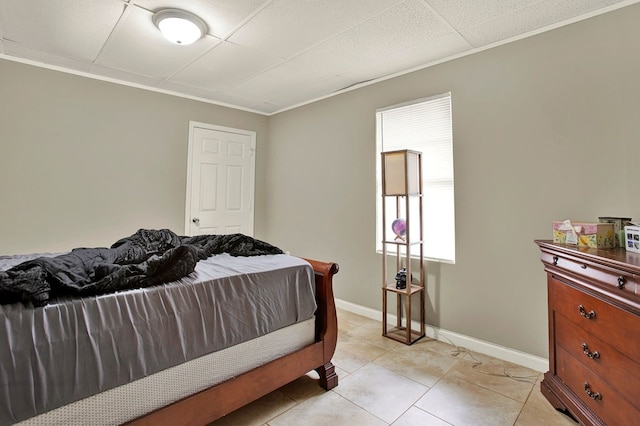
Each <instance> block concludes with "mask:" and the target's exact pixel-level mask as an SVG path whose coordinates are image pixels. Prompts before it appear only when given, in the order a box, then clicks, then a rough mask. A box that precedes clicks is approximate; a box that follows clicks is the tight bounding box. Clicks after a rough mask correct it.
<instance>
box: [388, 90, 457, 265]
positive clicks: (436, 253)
mask: <svg viewBox="0 0 640 426" xmlns="http://www.w3.org/2000/svg"><path fill="white" fill-rule="evenodd" d="M376 142H377V153H378V155H377V158H376V178H377V185H376V188H377V225H378V226H377V230H376V234H377V238H376V241H377V247H376V249H377V250H378V251H382V243H381V241H382V237H381V234H382V229H381V228H382V213H381V209H382V199H381V194H382V192H381V187H382V176H381V175H382V171H381V166H380V153H381V152H384V151H395V150H401V149H411V150H414V151H420V152H422V179H423V185H422V186H423V200H424V201H423V216H424V217H423V223H424V230H423V232H424V241H425V245H424V249H425V257H427V258H428V259H430V260H439V261H445V262H455V209H454V196H453V195H454V194H453V189H454V188H453V131H452V121H451V94H450V93H447V94H444V95H439V96H435V97H432V98H428V99H420V100H417V101H413V102H410V103H406V104H402V105H396V106H392V107H389V108H384V109H380V110H378V111H377V112H376ZM388 204H389V203H388ZM412 208H413V207H412ZM416 211H417V205H416ZM387 214H388V215H389V216H388V217H391V216H392V215H395V212H394V211H390V212H387ZM411 214H412V216H413V217H415V215H417V213H416V214H413V212H411Z"/></svg>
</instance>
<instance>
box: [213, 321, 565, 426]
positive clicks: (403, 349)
mask: <svg viewBox="0 0 640 426" xmlns="http://www.w3.org/2000/svg"><path fill="white" fill-rule="evenodd" d="M338 327H339V336H338V347H337V348H336V353H335V355H334V357H333V363H334V364H335V366H336V371H337V373H338V376H339V384H338V386H337V387H336V388H334V389H332V390H331V391H329V392H326V391H324V390H322V389H321V388H320V387H319V386H318V384H317V378H318V376H317V374H316V373H315V372H311V373H309V374H307V375H306V376H303V377H301V378H299V379H298V380H296V381H294V382H292V383H290V384H288V385H286V386H284V387H282V388H280V389H278V390H276V391H274V392H272V393H270V394H269V395H266V396H265V397H263V398H261V399H259V400H257V401H255V402H254V403H252V404H249V405H247V406H246V407H243V408H241V409H240V410H238V411H236V412H234V413H231V414H230V415H228V416H227V417H225V418H222V419H220V420H218V421H216V422H214V423H212V426H223V425H242V426H251V425H255V426H264V425H269V426H289V425H291V426H294V425H295V426H300V425H304V426H314V425H332V426H340V425H349V426H361V425H362V426H365V425H394V426H412V425H420V426H431V425H433V426H451V425H454V426H466V425H473V426H479V425H491V426H501V425H505V426H506V425H509V426H512V425H515V426H526V425H532V426H538V425H560V426H562V425H566V426H576V423H575V422H573V421H572V420H571V419H570V418H568V417H566V416H565V415H564V414H562V413H560V412H557V411H556V410H554V409H553V407H551V405H550V404H549V403H548V402H547V400H546V399H544V397H543V396H542V394H541V393H540V380H541V379H542V374H541V373H538V372H537V371H534V370H530V369H528V368H525V367H521V366H518V365H515V364H511V363H507V362H504V361H501V360H498V359H495V358H491V357H488V356H485V355H481V354H477V353H469V352H468V351H465V350H464V349H461V350H458V349H456V348H455V347H454V346H451V345H448V344H446V343H442V342H438V341H436V340H430V339H427V338H423V339H421V340H419V341H418V342H416V343H414V344H413V345H411V346H406V345H404V344H402V343H397V342H395V341H393V340H391V339H388V338H385V337H382V336H381V324H380V322H379V321H374V320H371V319H368V318H364V317H361V316H358V315H355V314H352V313H350V312H347V311H343V310H339V311H338ZM505 372H506V374H508V375H510V377H507V376H506V375H505Z"/></svg>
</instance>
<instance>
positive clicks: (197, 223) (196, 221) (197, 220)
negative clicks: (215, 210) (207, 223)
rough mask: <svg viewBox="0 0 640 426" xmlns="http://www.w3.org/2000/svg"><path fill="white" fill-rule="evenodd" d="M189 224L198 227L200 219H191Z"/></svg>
mask: <svg viewBox="0 0 640 426" xmlns="http://www.w3.org/2000/svg"><path fill="white" fill-rule="evenodd" d="M191 222H193V223H195V224H196V225H200V219H198V218H197V217H194V218H193V219H191Z"/></svg>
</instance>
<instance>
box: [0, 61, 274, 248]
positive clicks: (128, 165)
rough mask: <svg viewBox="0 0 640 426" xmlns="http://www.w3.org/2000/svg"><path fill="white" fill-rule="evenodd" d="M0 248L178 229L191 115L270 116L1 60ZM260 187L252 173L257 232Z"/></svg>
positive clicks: (261, 138) (254, 124) (255, 124)
mask: <svg viewBox="0 0 640 426" xmlns="http://www.w3.org/2000/svg"><path fill="white" fill-rule="evenodd" d="M0 94H1V95H0V183H1V184H0V206H1V207H0V254H8V253H29V252H38V251H59V250H67V249H69V248H71V247H78V246H103V245H109V244H111V243H112V242H113V241H115V239H117V238H120V237H122V236H124V235H127V234H129V233H133V232H135V231H136V230H137V229H138V228H140V227H147V228H165V227H166V228H170V229H172V230H173V231H175V232H177V233H180V234H182V233H183V232H184V211H185V193H186V170H187V147H188V137H189V120H194V121H200V122H205V123H211V124H217V125H222V126H228V127H234V128H240V129H246V130H252V131H255V132H257V147H258V154H257V159H256V168H257V172H256V173H257V174H258V176H260V175H263V174H264V169H265V163H264V161H263V159H262V158H261V156H260V150H261V149H262V148H263V146H264V145H265V144H266V129H267V121H268V118H267V117H266V116H263V115H259V114H252V113H248V112H243V111H239V110H234V109H230V108H224V107H220V106H216V105H211V104H206V103H202V102H197V101H193V100H187V99H184V98H179V97H174V96H170V95H165V94H160V93H154V92H150V91H146V90H140V89H136V88H132V87H126V86H121V85H117V84H113V83H109V82H103V81H98V80H93V79H89V78H84V77H80V76H76V75H70V74H65V73H61V72H56V71H52V70H47V69H43V68H37V67H33V66H29V65H24V64H20V63H16V62H11V61H6V60H0ZM265 193H266V192H265V189H264V186H263V179H258V180H257V182H256V224H255V234H256V235H257V236H260V235H261V234H262V233H263V232H264V220H263V218H264V214H263V211H264V203H265V197H264V194H265Z"/></svg>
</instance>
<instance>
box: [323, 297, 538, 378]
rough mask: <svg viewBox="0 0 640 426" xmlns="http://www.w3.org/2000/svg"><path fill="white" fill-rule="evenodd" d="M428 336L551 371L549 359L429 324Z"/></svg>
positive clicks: (376, 314)
mask: <svg viewBox="0 0 640 426" xmlns="http://www.w3.org/2000/svg"><path fill="white" fill-rule="evenodd" d="M336 306H337V307H338V308H340V309H343V310H345V311H349V312H352V313H354V314H357V315H361V316H363V317H366V318H370V319H373V320H377V321H380V319H381V318H382V311H378V310H376V309H371V308H367V307H364V306H360V305H356V304H355V303H351V302H347V301H345V300H340V299H336ZM387 321H389V322H390V323H395V321H396V317H395V316H394V315H388V316H387ZM413 327H414V328H419V325H418V324H417V323H416V324H414V325H413ZM426 335H427V337H430V338H432V339H436V340H439V341H441V342H444V343H449V344H454V345H456V346H460V347H462V348H466V349H469V350H471V351H474V352H478V353H481V354H485V355H489V356H492V357H494V358H498V359H501V360H503V361H507V362H512V363H514V364H518V365H522V366H523V367H527V368H530V369H532V370H535V371H539V372H545V371H548V370H549V360H548V359H547V358H542V357H539V356H536V355H531V354H528V353H526V352H521V351H518V350H516V349H511V348H508V347H506V346H500V345H496V344H495V343H491V342H486V341H484V340H480V339H476V338H475V337H470V336H465V335H464V334H460V333H456V332H453V331H449V330H445V329H443V328H438V327H433V326H431V325H429V324H426Z"/></svg>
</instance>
